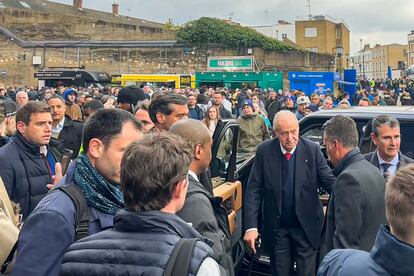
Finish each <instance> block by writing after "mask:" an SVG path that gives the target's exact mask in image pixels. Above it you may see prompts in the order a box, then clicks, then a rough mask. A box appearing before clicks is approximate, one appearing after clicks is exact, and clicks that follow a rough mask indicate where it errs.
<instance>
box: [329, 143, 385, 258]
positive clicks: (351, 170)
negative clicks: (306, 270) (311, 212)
mask: <svg viewBox="0 0 414 276" xmlns="http://www.w3.org/2000/svg"><path fill="white" fill-rule="evenodd" d="M333 173H334V175H336V176H337V178H336V181H335V184H334V188H333V191H332V194H331V197H330V199H329V204H328V211H327V218H326V225H325V226H326V231H325V236H324V242H323V245H322V248H321V255H322V257H323V256H324V255H325V254H326V253H327V252H329V251H330V250H332V249H345V248H352V249H360V250H364V251H368V252H369V251H370V250H371V248H372V246H373V245H374V242H375V237H376V235H377V232H378V229H379V227H380V225H381V224H386V223H387V220H386V217H385V200H384V194H385V179H384V177H383V176H382V174H381V173H380V171H379V170H378V169H377V168H375V167H374V166H373V165H372V164H371V163H369V162H368V161H367V160H365V158H364V157H363V156H362V154H361V153H360V151H359V149H357V148H355V149H353V150H352V151H350V152H349V153H348V154H347V155H346V156H345V157H344V158H343V159H342V160H341V162H340V163H339V164H338V166H336V168H335V170H334V171H333Z"/></svg>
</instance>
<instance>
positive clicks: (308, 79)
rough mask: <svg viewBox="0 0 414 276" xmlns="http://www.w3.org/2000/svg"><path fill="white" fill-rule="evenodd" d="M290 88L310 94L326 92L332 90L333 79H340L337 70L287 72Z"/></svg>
mask: <svg viewBox="0 0 414 276" xmlns="http://www.w3.org/2000/svg"><path fill="white" fill-rule="evenodd" d="M288 78H289V81H290V89H291V90H294V89H295V90H301V91H303V92H305V93H306V95H308V96H309V95H310V94H312V93H314V92H317V93H319V94H326V93H327V92H333V91H334V83H335V81H338V80H340V74H339V73H337V72H289V73H288Z"/></svg>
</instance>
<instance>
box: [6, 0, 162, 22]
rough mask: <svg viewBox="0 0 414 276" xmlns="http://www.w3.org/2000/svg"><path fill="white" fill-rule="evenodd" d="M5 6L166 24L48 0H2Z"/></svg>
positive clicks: (97, 17)
mask: <svg viewBox="0 0 414 276" xmlns="http://www.w3.org/2000/svg"><path fill="white" fill-rule="evenodd" d="M4 8H9V9H26V10H33V11H37V12H41V13H49V14H62V15H69V16H79V17H87V18H92V19H95V20H102V21H107V22H113V23H118V24H127V25H136V26H143V27H148V28H163V26H164V24H162V23H158V22H153V21H147V20H144V19H139V18H134V17H129V16H123V15H114V14H112V13H110V12H103V11H98V10H92V9H86V8H83V9H82V10H80V9H78V8H76V7H74V6H72V5H67V4H60V3H55V2H51V1H46V0H19V1H18V0H0V10H1V9H4Z"/></svg>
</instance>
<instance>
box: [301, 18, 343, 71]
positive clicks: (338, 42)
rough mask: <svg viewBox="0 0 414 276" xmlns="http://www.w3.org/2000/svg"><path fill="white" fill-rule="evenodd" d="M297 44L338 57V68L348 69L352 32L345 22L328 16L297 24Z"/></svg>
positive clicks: (307, 19)
mask: <svg viewBox="0 0 414 276" xmlns="http://www.w3.org/2000/svg"><path fill="white" fill-rule="evenodd" d="M295 33H296V35H295V37H296V41H295V42H296V44H297V45H299V46H300V47H302V48H305V49H308V50H310V51H312V52H315V53H327V54H332V55H335V56H336V61H335V62H336V68H337V69H339V68H348V63H349V52H350V32H349V27H348V26H347V25H346V23H345V22H343V21H340V20H337V19H333V18H331V17H329V16H326V15H318V16H313V17H311V18H306V19H305V18H303V19H299V20H296V22H295Z"/></svg>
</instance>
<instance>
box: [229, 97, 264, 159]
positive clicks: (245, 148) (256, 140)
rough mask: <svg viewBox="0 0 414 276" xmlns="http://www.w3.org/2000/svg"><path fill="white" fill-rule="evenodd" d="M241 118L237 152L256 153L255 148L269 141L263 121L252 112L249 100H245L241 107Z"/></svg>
mask: <svg viewBox="0 0 414 276" xmlns="http://www.w3.org/2000/svg"><path fill="white" fill-rule="evenodd" d="M242 110H243V113H242V116H240V117H239V118H238V119H237V121H238V123H239V150H240V152H245V153H253V152H256V149H257V146H258V145H259V144H260V143H261V142H263V141H264V140H266V139H269V138H270V136H269V132H268V130H267V127H266V123H265V121H264V119H263V118H262V117H261V116H259V115H258V114H257V113H255V112H254V108H253V103H252V101H251V100H245V101H244V102H243V105H242Z"/></svg>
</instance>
